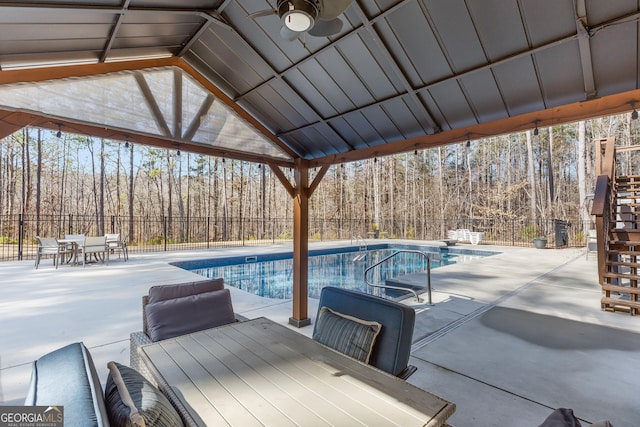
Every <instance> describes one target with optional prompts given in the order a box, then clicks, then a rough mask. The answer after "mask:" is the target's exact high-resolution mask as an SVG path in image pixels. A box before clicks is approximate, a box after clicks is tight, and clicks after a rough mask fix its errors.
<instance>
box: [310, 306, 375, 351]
mask: <svg viewBox="0 0 640 427" xmlns="http://www.w3.org/2000/svg"><path fill="white" fill-rule="evenodd" d="M380 329H382V325H381V324H380V323H378V322H372V321H366V320H362V319H358V318H355V317H353V316H349V315H346V314H342V313H338V312H336V311H333V310H331V309H330V308H328V307H322V308H320V311H319V314H318V319H317V320H316V328H315V332H314V334H313V339H314V340H316V341H318V342H319V343H321V344H324V345H326V346H328V347H331V348H333V349H334V350H337V351H339V352H340V353H343V354H346V355H347V356H351V357H353V358H355V359H358V360H359V361H361V362H364V363H368V362H369V357H370V356H371V351H372V350H373V345H374V343H375V340H376V337H377V336H378V334H379V333H380Z"/></svg>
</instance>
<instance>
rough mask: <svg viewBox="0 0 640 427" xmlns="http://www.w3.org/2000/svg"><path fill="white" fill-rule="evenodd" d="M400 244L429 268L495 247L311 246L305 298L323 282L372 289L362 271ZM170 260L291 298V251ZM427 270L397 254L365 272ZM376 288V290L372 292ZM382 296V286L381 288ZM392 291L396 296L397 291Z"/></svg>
mask: <svg viewBox="0 0 640 427" xmlns="http://www.w3.org/2000/svg"><path fill="white" fill-rule="evenodd" d="M399 249H411V250H420V251H423V252H427V253H429V254H430V257H431V268H437V267H440V266H443V265H449V264H456V263H460V262H468V261H471V260H473V259H477V258H481V257H484V256H488V255H493V254H494V253H495V252H489V251H478V250H468V249H461V248H448V247H425V246H398V245H395V246H393V247H389V245H377V246H376V247H372V246H370V247H369V250H367V251H361V250H359V248H358V247H347V248H338V249H331V250H322V251H311V252H310V256H309V280H308V281H309V297H311V298H319V296H320V291H321V289H322V287H324V286H327V285H329V286H338V287H342V288H348V289H357V290H360V291H362V292H369V293H371V292H373V289H374V288H372V287H370V286H368V285H367V284H366V283H365V281H364V270H365V269H366V268H367V267H369V266H371V265H373V264H375V263H376V262H377V261H379V260H381V259H383V258H384V257H386V256H388V255H390V254H392V253H394V252H396V251H397V250H399ZM175 265H177V266H179V267H182V268H185V269H187V270H190V271H193V272H194V273H197V274H200V275H201V276H204V277H208V278H216V277H223V278H224V281H225V284H227V285H229V286H234V287H236V288H239V289H242V290H243V291H246V292H249V293H252V294H255V295H259V296H262V297H267V298H277V299H289V298H292V287H293V260H292V258H291V253H280V254H269V255H255V256H243V257H227V258H217V259H209V260H198V261H189V262H182V263H176V264H175ZM424 270H426V261H425V259H424V257H422V256H420V255H418V254H415V253H401V254H399V255H397V256H395V257H394V258H392V259H391V260H389V261H387V262H385V263H384V264H382V265H381V266H380V267H378V268H376V269H373V270H372V271H370V272H369V279H370V280H372V281H373V282H374V283H384V281H385V279H388V278H392V277H398V276H402V275H405V274H411V273H417V272H420V271H424ZM376 292H377V293H379V292H380V291H379V290H378V291H376ZM382 296H385V295H384V291H383V292H382ZM394 296H398V295H397V293H396V295H394Z"/></svg>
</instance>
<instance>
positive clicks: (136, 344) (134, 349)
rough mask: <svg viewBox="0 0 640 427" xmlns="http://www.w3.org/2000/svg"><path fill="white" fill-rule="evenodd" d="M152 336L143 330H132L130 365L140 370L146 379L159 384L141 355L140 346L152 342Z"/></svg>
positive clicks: (130, 337) (130, 336)
mask: <svg viewBox="0 0 640 427" xmlns="http://www.w3.org/2000/svg"><path fill="white" fill-rule="evenodd" d="M151 343H152V341H151V338H149V335H147V334H145V333H144V332H142V331H138V332H132V333H131V334H130V335H129V366H131V367H132V368H133V369H135V370H136V371H138V372H140V373H141V374H142V375H143V376H144V377H145V378H146V379H148V380H149V381H150V382H151V383H152V384H153V385H156V386H157V385H158V383H157V382H156V380H155V379H154V378H153V375H151V371H149V368H147V364H146V363H144V360H142V357H140V353H139V350H140V347H142V346H143V345H145V344H151Z"/></svg>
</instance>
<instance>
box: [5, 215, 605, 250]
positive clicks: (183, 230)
mask: <svg viewBox="0 0 640 427" xmlns="http://www.w3.org/2000/svg"><path fill="white" fill-rule="evenodd" d="M100 222H103V224H100ZM590 228H593V227H592V225H591V224H590V223H586V224H585V223H582V222H581V221H579V220H570V219H566V218H565V219H562V220H559V219H552V220H545V221H538V222H537V223H532V222H530V221H518V220H499V219H478V218H460V219H445V220H437V219H434V220H430V219H424V220H420V221H417V222H408V221H402V220H393V221H382V222H381V223H379V224H375V225H374V224H371V222H369V221H365V220H322V219H312V220H310V221H309V239H310V240H311V241H327V240H350V239H351V240H354V239H355V240H357V239H366V240H369V239H375V238H387V239H410V240H442V239H446V238H447V231H448V230H456V229H468V230H470V231H479V232H483V233H484V240H483V241H482V242H481V243H480V244H492V245H504V246H533V238H534V237H546V238H547V242H548V244H547V247H565V246H585V245H586V238H587V237H586V236H587V234H588V233H587V230H588V229H590ZM104 233H120V236H121V238H122V239H124V240H125V241H126V242H127V246H128V248H129V253H130V254H134V253H136V252H159V251H170V250H185V249H203V248H216V247H230V246H258V245H271V244H277V243H288V242H291V240H292V238H293V220H292V219H287V218H269V219H266V218H221V217H196V218H194V217H159V218H151V217H134V219H133V221H129V218H128V217H116V216H110V217H106V218H104V220H102V219H99V218H96V217H95V216H88V215H41V216H40V217H39V218H36V216H35V215H27V214H20V215H4V216H2V215H0V261H16V260H26V259H33V258H34V257H35V253H36V249H37V243H36V239H35V237H36V236H38V235H39V236H45V237H57V238H62V237H64V235H65V234H85V235H89V236H91V235H94V236H95V235H102V234H104Z"/></svg>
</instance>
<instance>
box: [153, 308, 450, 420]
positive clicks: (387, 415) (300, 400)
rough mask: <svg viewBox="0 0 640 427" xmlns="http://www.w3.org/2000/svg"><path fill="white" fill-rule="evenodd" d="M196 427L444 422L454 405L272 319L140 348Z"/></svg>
mask: <svg viewBox="0 0 640 427" xmlns="http://www.w3.org/2000/svg"><path fill="white" fill-rule="evenodd" d="M140 355H141V357H142V358H143V360H144V361H145V363H146V364H147V366H148V367H149V369H150V371H151V374H152V375H153V376H154V378H155V379H156V380H157V382H158V384H159V386H160V388H162V389H164V391H165V394H167V395H168V396H169V399H170V400H171V401H172V402H173V403H174V405H175V406H177V407H178V408H180V412H183V418H184V419H185V421H186V423H187V425H195V426H207V425H209V426H211V425H216V426H241V427H246V426H254V425H256V426H259V425H271V426H278V427H282V426H313V427H316V426H329V425H331V426H354V425H361V426H387V425H388V426H391V425H393V426H403V427H409V426H443V425H446V420H447V419H448V418H449V417H450V416H451V415H452V414H453V413H454V411H455V404H453V403H451V402H448V401H446V400H444V399H442V398H440V397H438V396H436V395H434V394H431V393H429V392H427V391H425V390H422V389H420V388H418V387H416V386H414V385H412V384H410V383H408V382H406V381H404V380H401V379H399V378H397V377H394V376H392V375H390V374H388V373H386V372H384V371H381V370H379V369H377V368H374V367H372V366H370V365H367V364H364V363H362V362H359V361H357V360H355V359H352V358H350V357H347V356H345V355H343V354H341V353H338V352H336V351H334V350H331V349H329V348H327V347H325V346H323V345H322V344H319V343H318V342H316V341H314V340H312V339H310V338H308V337H306V336H304V335H302V334H300V333H298V332H295V331H293V330H291V329H289V328H287V327H286V326H283V325H280V324H278V323H275V322H273V321H271V320H269V319H266V318H263V317H261V318H257V319H254V320H249V321H245V322H236V323H233V324H230V325H225V326H221V327H217V328H213V329H207V330H204V331H200V332H196V333H192V334H188V335H182V336H180V337H176V338H171V339H168V340H164V341H159V342H156V343H152V344H148V345H145V346H143V347H141V348H140Z"/></svg>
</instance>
